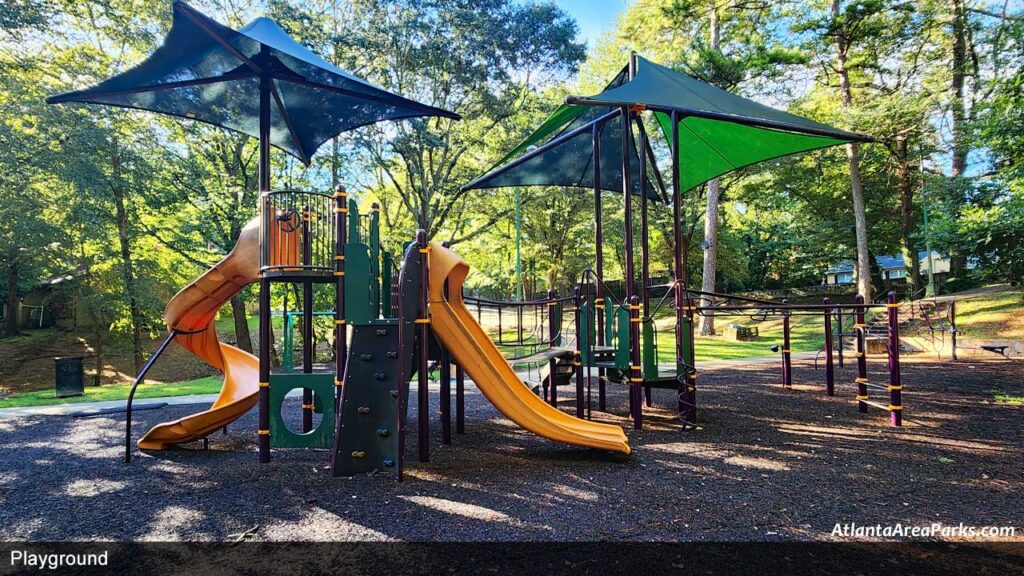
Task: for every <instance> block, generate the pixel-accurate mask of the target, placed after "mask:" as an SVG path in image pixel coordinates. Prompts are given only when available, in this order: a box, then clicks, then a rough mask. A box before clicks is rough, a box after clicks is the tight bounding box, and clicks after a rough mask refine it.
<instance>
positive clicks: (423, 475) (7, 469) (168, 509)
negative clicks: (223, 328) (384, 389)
mask: <svg viewBox="0 0 1024 576" xmlns="http://www.w3.org/2000/svg"><path fill="white" fill-rule="evenodd" d="M884 371H885V366H884V364H883V363H882V362H881V361H878V360H876V359H873V360H872V363H871V371H870V374H871V378H872V379H873V380H874V381H877V382H880V383H884V381H885V375H884V374H885V372H884ZM794 375H795V380H796V382H797V384H798V386H797V387H796V389H795V390H789V391H787V390H783V389H782V388H781V387H780V386H779V385H778V383H779V381H780V379H779V374H778V366H774V365H772V366H745V367H742V368H739V367H738V368H730V369H725V370H715V371H705V372H703V373H701V374H700V380H699V403H700V405H701V409H702V410H701V420H702V421H701V427H700V428H699V429H698V430H695V431H689V432H682V431H680V430H679V427H678V425H677V422H676V421H675V419H674V408H673V407H674V404H675V397H674V394H673V393H672V392H670V391H661V390H655V391H654V400H655V405H656V406H655V407H654V408H651V409H649V410H648V411H647V416H648V417H647V420H646V424H647V426H646V427H645V429H644V430H643V431H634V430H632V429H629V430H628V434H629V437H630V442H631V445H632V446H633V449H634V452H633V454H632V455H631V456H629V457H622V456H618V455H610V454H605V453H601V452H597V451H593V450H586V449H578V448H573V447H569V446H563V445H560V444H557V443H554V442H550V441H546V440H544V439H542V438H539V437H536V436H534V435H532V434H529V433H527V432H525V431H522V430H520V429H518V428H517V427H515V426H514V425H512V424H511V423H510V422H509V421H508V420H506V419H504V418H503V417H501V416H500V415H498V413H497V412H496V411H495V410H494V408H493V407H491V405H490V404H489V403H488V402H487V401H486V399H485V398H483V396H481V395H480V394H479V393H478V392H477V391H476V390H475V389H473V388H470V389H469V390H468V391H467V426H466V428H467V433H466V434H465V435H456V436H455V438H454V442H453V444H452V445H450V446H443V445H441V442H440V429H439V428H440V427H439V426H438V423H437V420H436V418H435V419H434V420H433V422H432V434H433V436H434V442H433V444H432V446H431V450H432V451H431V461H430V462H429V463H419V462H417V461H416V457H415V455H416V446H415V432H414V431H415V418H413V417H411V420H412V421H410V423H409V425H410V430H412V431H413V433H412V434H410V439H409V442H408V444H409V446H408V448H407V453H406V454H407V456H406V480H405V481H404V482H402V483H400V484H399V483H396V482H395V481H394V479H393V478H392V477H390V476H387V475H374V476H360V477H353V478H338V479H335V478H332V477H331V474H330V470H329V468H328V462H329V455H328V453H327V452H325V451H311V450H276V451H275V452H274V461H273V462H272V463H271V464H266V465H260V464H258V463H257V458H256V447H255V443H254V439H255V437H256V435H255V428H256V426H255V424H256V413H255V411H253V412H251V413H249V414H248V415H246V416H245V417H244V418H242V419H241V420H240V421H239V422H237V423H235V424H233V425H232V426H231V427H230V430H229V433H228V434H226V435H224V434H221V433H216V434H214V435H213V436H211V438H210V449H209V451H204V450H202V449H201V448H202V447H201V445H200V444H198V443H197V444H194V445H191V446H188V447H185V448H182V449H178V450H172V451H166V452H161V453H153V454H139V453H138V452H136V454H137V457H136V459H135V460H134V462H133V463H132V464H131V465H125V464H123V463H122V454H123V452H122V451H123V444H122V442H123V415H120V414H115V415H108V416H100V417H91V418H72V417H65V416H60V417H19V418H9V419H3V420H0V463H2V465H0V540H23V539H25V540H92V539H114V540H232V539H235V538H236V537H237V535H240V534H242V533H245V532H246V531H250V533H249V536H248V539H255V540H413V541H428V540H457V541H465V540H534V541H536V540H544V541H547V540H554V541H593V540H626V541H679V540H685V541H731V540H762V541H764V540H766V541H776V540H826V541H827V540H844V538H841V537H837V536H832V531H833V527H834V526H835V525H836V524H837V523H856V524H857V525H874V524H879V523H881V524H884V525H892V524H895V523H902V524H904V525H913V526H925V525H930V524H932V523H935V522H939V523H942V524H945V525H959V524H960V523H963V524H965V525H967V526H979V527H980V526H991V525H995V526H1006V525H1009V526H1016V527H1018V530H1017V537H1016V538H1017V539H1018V540H1024V526H1021V519H1022V511H1024V496H1022V493H1024V491H1022V484H1024V458H1022V455H1024V453H1022V450H1021V449H1022V448H1024V419H1022V415H1024V407H1021V406H1011V405H1007V404H998V403H995V401H994V394H993V390H1000V391H1002V392H1004V393H1011V394H1016V395H1024V392H1022V380H1024V378H1022V376H1024V363H1021V362H1010V361H1001V360H987V361H978V362H970V363H968V362H961V363H958V364H948V363H929V362H915V361H913V360H912V359H910V358H908V359H906V360H905V365H904V378H903V380H904V385H905V392H904V404H905V405H906V410H905V420H904V422H905V426H904V427H903V428H892V427H890V426H889V425H888V414H886V413H885V412H882V411H880V410H876V409H871V411H870V412H868V413H867V414H861V413H859V412H858V411H857V408H856V405H855V403H854V402H853V396H854V394H855V390H854V388H853V385H852V381H853V378H854V373H853V371H852V369H851V368H850V367H849V365H848V366H847V368H845V369H838V370H837V381H838V382H839V383H840V384H839V385H838V387H837V395H836V396H835V397H833V398H829V397H826V396H825V394H824V389H823V385H822V381H823V378H824V376H823V373H822V372H821V371H820V370H819V371H816V370H815V369H814V368H813V365H812V364H811V363H809V362H802V363H797V365H796V367H795V372H794ZM435 392H436V391H435ZM414 394H415V392H414ZM569 394H570V390H568V389H566V390H563V399H564V400H563V403H562V406H563V408H564V409H566V410H570V409H571V407H570V400H569ZM608 396H609V399H608V407H609V409H610V410H612V411H613V412H614V413H598V412H595V418H596V419H599V420H601V421H606V422H613V423H616V424H620V425H623V426H627V424H628V422H627V420H626V419H625V417H624V415H625V413H626V397H627V396H626V394H625V391H624V390H623V389H622V388H620V387H617V386H615V387H610V388H609V391H608ZM873 396H878V400H880V401H884V399H883V398H882V396H881V393H879V392H873ZM414 397H415V395H413V398H414ZM432 400H433V402H434V404H433V405H432V408H433V409H434V411H436V406H437V404H436V401H437V396H436V393H435V395H434V396H433V398H432ZM595 404H596V399H595ZM293 408H295V410H294V412H295V413H296V414H297V412H298V409H297V404H296V405H295V406H293ZM196 410H197V407H196V406H168V407H165V408H162V409H159V410H149V411H143V412H137V413H136V415H135V430H136V431H137V436H138V435H139V434H141V433H142V432H143V431H144V430H146V429H148V427H149V426H151V425H153V424H156V423H158V422H163V421H168V420H172V419H175V418H179V417H181V416H184V415H186V414H189V413H192V412H195V411H196Z"/></svg>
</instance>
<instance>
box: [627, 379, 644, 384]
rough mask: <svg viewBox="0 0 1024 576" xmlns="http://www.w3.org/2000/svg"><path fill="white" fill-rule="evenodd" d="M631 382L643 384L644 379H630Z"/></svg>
mask: <svg viewBox="0 0 1024 576" xmlns="http://www.w3.org/2000/svg"><path fill="white" fill-rule="evenodd" d="M629 381H630V382H634V383H639V382H643V381H644V379H643V378H630V379H629Z"/></svg>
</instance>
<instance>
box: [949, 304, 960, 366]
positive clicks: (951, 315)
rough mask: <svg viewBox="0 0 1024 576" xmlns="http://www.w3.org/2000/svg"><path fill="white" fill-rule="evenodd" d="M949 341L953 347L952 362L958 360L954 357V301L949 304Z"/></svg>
mask: <svg viewBox="0 0 1024 576" xmlns="http://www.w3.org/2000/svg"><path fill="white" fill-rule="evenodd" d="M949 341H950V345H951V346H952V347H953V356H952V358H953V360H958V358H957V357H956V301H955V300H953V301H950V303H949Z"/></svg>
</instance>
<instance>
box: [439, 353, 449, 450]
mask: <svg viewBox="0 0 1024 576" xmlns="http://www.w3.org/2000/svg"><path fill="white" fill-rule="evenodd" d="M439 374H440V375H439V376H438V378H439V379H440V380H441V382H440V384H441V387H440V388H441V392H440V397H441V407H440V410H439V411H438V415H439V416H440V417H441V443H442V444H451V443H452V357H451V352H449V351H448V349H447V348H445V347H444V346H442V347H441V367H440V370H439Z"/></svg>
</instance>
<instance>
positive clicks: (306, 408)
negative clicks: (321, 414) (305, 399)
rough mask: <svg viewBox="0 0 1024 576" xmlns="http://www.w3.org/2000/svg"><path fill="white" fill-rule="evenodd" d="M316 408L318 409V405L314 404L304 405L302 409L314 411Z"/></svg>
mask: <svg viewBox="0 0 1024 576" xmlns="http://www.w3.org/2000/svg"><path fill="white" fill-rule="evenodd" d="M314 408H316V405H314V404H303V405H302V409H303V410H312V409H314Z"/></svg>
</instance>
